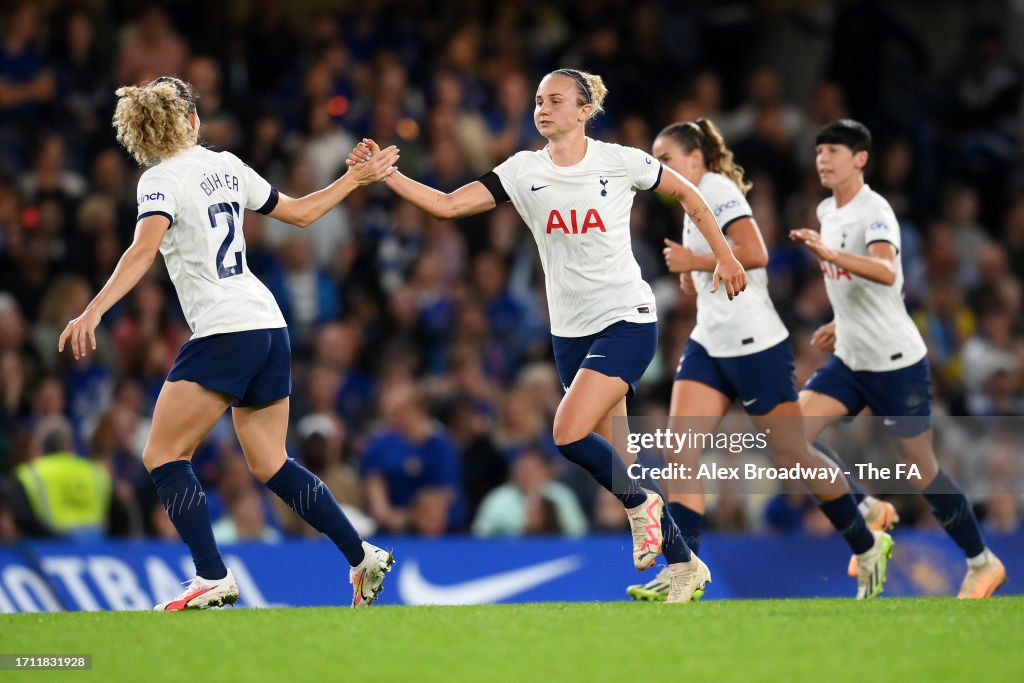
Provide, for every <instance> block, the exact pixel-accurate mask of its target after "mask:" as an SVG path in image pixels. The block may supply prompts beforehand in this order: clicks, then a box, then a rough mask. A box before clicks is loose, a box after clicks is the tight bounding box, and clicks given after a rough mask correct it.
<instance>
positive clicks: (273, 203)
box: [256, 185, 280, 216]
mask: <svg viewBox="0 0 1024 683" xmlns="http://www.w3.org/2000/svg"><path fill="white" fill-rule="evenodd" d="M278 199H280V197H279V196H278V193H277V188H276V187H274V186H273V185H271V186H270V196H269V197H267V201H265V202H263V206H261V207H260V208H258V209H256V211H257V212H259V213H262V214H263V215H264V216H266V215H267V214H269V213H270V212H271V211H273V210H274V209H275V208H277V200H278Z"/></svg>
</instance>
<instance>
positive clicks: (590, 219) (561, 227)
mask: <svg viewBox="0 0 1024 683" xmlns="http://www.w3.org/2000/svg"><path fill="white" fill-rule="evenodd" d="M579 214H580V212H579V211H577V210H576V209H571V210H570V211H569V212H568V219H569V220H566V216H564V215H563V214H562V212H560V211H559V210H558V209H552V210H551V213H549V214H548V229H547V234H548V235H550V234H551V233H552V232H555V231H560V232H562V233H563V234H565V235H586V234H587V232H588V231H590V230H599V231H600V232H608V231H607V230H606V229H605V227H604V220H602V218H601V214H600V213H598V211H597V209H587V212H586V214H584V216H583V222H582V223H580V221H579Z"/></svg>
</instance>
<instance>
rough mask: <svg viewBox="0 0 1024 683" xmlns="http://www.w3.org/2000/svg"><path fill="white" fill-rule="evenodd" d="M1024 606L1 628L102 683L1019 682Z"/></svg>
mask: <svg viewBox="0 0 1024 683" xmlns="http://www.w3.org/2000/svg"><path fill="white" fill-rule="evenodd" d="M1022 644H1024V598H994V599H991V600H987V601H978V602H969V601H956V600H953V599H938V598H931V599H927V598H926V599H881V600H874V601H871V602H867V603H857V602H854V601H853V600H763V601H739V600H737V601H720V602H715V601H706V602H703V603H698V604H692V605H687V606H684V607H677V606H673V605H664V604H648V603H628V602H622V603H548V604H526V605H485V606H466V607H381V606H378V607H372V608H370V609H364V610H352V609H348V608H340V607H339V608H315V609H314V608H302V609H298V608H296V609H266V610H254V609H223V610H211V611H205V612H184V613H177V614H156V613H145V612H121V613H109V612H93V613H61V614H16V615H0V652H4V653H37V654H42V653H50V654H57V653H75V654H82V653H91V654H92V655H93V670H92V671H91V672H74V671H62V672H39V671H36V672H33V673H27V672H22V673H12V672H3V673H0V679H2V680H11V681H20V680H30V679H31V680H33V681H38V680H60V681H77V680H87V679H90V680H96V681H100V680H102V681H235V680H245V681H255V680H272V681H284V682H285V683H298V682H299V681H307V680H315V681H328V680H331V681H444V682H445V683H450V682H451V681H461V680H472V681H474V682H478V681H532V680H541V679H544V680H551V681H608V680H612V681H625V682H631V681H636V680H644V681H651V680H654V679H661V680H671V681H772V682H773V683H778V682H780V681H822V682H827V683H837V682H838V681H856V682H857V683H865V682H870V681H957V682H958V683H962V682H963V681H986V682H987V681H1021V680H1024V646H1022Z"/></svg>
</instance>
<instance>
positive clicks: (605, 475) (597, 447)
mask: <svg viewBox="0 0 1024 683" xmlns="http://www.w3.org/2000/svg"><path fill="white" fill-rule="evenodd" d="M558 450H559V451H561V453H562V455H564V456H565V457H566V459H567V460H569V461H570V462H574V463H576V464H577V465H579V466H580V467H582V468H583V469H585V470H586V471H587V472H589V473H590V475H591V476H592V477H594V479H596V480H597V483H598V484H600V485H601V486H603V487H605V488H606V489H608V490H609V491H611V492H612V493H613V494H614V495H615V497H616V498H618V499H619V500H620V501H622V504H623V505H624V506H625V507H626V508H627V509H628V508H635V507H636V506H637V505H641V504H642V503H643V502H644V500H645V499H646V494H645V493H644V492H643V491H642V490H641V489H640V483H639V482H637V481H636V480H634V479H631V478H630V477H629V474H628V473H627V472H626V465H625V464H624V463H623V462H622V458H620V457H619V454H618V453H616V452H615V448H614V447H613V446H612V445H611V444H610V443H608V440H607V439H605V438H604V437H603V436H601V435H600V434H598V433H596V432H591V433H590V434H589V435H587V436H585V437H583V438H582V439H580V440H579V441H573V442H572V443H567V444H564V445H561V446H559V447H558ZM614 484H618V486H620V487H622V488H621V489H620V490H619V491H616V490H615V486H614Z"/></svg>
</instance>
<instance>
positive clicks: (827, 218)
mask: <svg viewBox="0 0 1024 683" xmlns="http://www.w3.org/2000/svg"><path fill="white" fill-rule="evenodd" d="M818 221H819V222H820V223H821V240H822V242H824V243H825V245H826V246H829V247H831V248H833V249H839V250H841V251H848V252H851V253H854V254H860V255H861V256H868V255H869V254H868V245H870V244H872V243H874V242H889V243H890V244H892V245H893V246H894V247H896V253H897V254H899V251H900V226H899V223H898V222H897V221H896V214H894V213H893V211H892V207H890V206H889V202H887V201H885V199H884V198H883V197H882V195H880V194H878V193H877V192H875V191H873V190H872V189H871V188H870V187H868V186H867V185H866V184H865V185H864V187H862V188H861V189H860V191H859V192H858V193H857V194H856V196H855V197H854V198H853V199H852V200H851V201H850V202H849V203H847V204H846V205H845V206H843V207H842V208H836V200H835V197H829V198H828V199H826V200H825V201H823V202H822V203H821V204H819V205H818ZM821 272H822V274H823V275H824V277H825V289H826V290H828V298H829V301H830V302H831V303H832V311H833V314H834V316H835V323H836V351H835V353H836V356H838V357H839V359H840V360H842V361H843V363H845V364H846V365H847V366H848V367H849V368H850V369H851V370H867V371H870V372H884V371H889V370H899V369H900V368H905V367H908V366H910V365H913V364H914V363H916V362H918V361H919V360H921V359H922V358H923V357H924V356H925V354H926V353H927V347H926V346H925V343H924V339H922V338H921V333H920V332H918V330H917V326H916V325H914V321H913V320H912V319H911V318H910V315H909V314H908V313H907V307H906V305H905V304H904V303H903V266H902V265H901V264H900V259H899V258H898V257H897V259H896V282H895V283H893V284H892V285H883V284H880V283H878V282H872V281H870V280H867V279H865V278H862V277H860V276H858V275H854V274H852V273H850V272H848V271H847V270H845V269H844V268H840V267H839V266H836V265H835V264H832V263H821Z"/></svg>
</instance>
